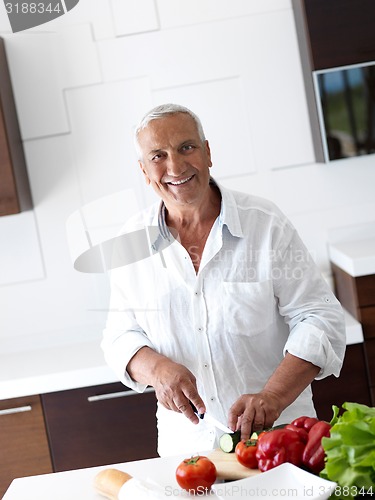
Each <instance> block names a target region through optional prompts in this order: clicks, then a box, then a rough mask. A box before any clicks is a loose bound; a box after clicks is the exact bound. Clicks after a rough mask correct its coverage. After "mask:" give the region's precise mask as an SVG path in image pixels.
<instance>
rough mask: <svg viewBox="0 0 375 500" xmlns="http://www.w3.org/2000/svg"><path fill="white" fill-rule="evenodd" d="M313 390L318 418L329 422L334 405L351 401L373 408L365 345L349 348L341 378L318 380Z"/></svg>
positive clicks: (332, 377) (313, 385)
mask: <svg viewBox="0 0 375 500" xmlns="http://www.w3.org/2000/svg"><path fill="white" fill-rule="evenodd" d="M312 389H313V395H314V404H315V408H316V412H317V414H318V417H319V418H321V419H323V420H327V421H328V422H329V421H330V420H331V418H332V416H333V413H332V405H336V406H338V407H340V406H341V405H342V404H343V403H345V401H350V402H353V403H363V404H365V405H368V406H371V396H370V390H369V386H368V380H367V372H366V361H365V354H364V351H363V344H354V345H349V346H347V348H346V355H345V360H344V364H343V367H342V370H341V373H340V376H339V377H338V378H336V377H334V376H333V375H332V376H330V377H327V378H325V379H323V380H316V381H315V382H313V384H312Z"/></svg>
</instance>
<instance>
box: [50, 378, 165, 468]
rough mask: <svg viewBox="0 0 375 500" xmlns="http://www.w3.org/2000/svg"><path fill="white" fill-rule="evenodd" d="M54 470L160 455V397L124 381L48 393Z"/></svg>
mask: <svg viewBox="0 0 375 500" xmlns="http://www.w3.org/2000/svg"><path fill="white" fill-rule="evenodd" d="M42 402H43V408H44V415H45V420H46V427H47V432H48V437H49V442H50V447H51V457H52V463H53V469H54V471H55V472H60V471H65V470H71V469H79V468H83V467H93V466H97V465H107V464H111V463H118V462H127V461H131V460H139V459H143V458H151V457H156V456H157V451H156V445H157V430H156V416H155V413H156V397H155V393H154V392H153V391H152V392H146V393H143V394H138V393H135V392H134V391H130V390H129V389H127V388H126V387H124V385H122V384H121V383H115V384H104V385H99V386H94V387H86V388H82V389H74V390H69V391H61V392H54V393H51V394H43V395H42Z"/></svg>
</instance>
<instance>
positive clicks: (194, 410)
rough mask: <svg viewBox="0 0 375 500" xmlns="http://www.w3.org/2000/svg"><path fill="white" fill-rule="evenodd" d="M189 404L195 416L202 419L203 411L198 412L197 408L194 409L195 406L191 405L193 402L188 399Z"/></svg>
mask: <svg viewBox="0 0 375 500" xmlns="http://www.w3.org/2000/svg"><path fill="white" fill-rule="evenodd" d="M189 404H190V406H191V408H192V410H193V412H194V413H195V414H196V415H197V417H198V418H200V419H201V420H202V419H203V418H204V413H198V410H197V409H196V407H195V406H194V405H193V403H192V402H191V401H189Z"/></svg>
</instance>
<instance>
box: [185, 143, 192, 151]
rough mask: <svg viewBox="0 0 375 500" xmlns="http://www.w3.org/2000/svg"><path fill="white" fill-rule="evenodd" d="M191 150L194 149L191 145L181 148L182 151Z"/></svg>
mask: <svg viewBox="0 0 375 500" xmlns="http://www.w3.org/2000/svg"><path fill="white" fill-rule="evenodd" d="M191 149H194V146H193V145H192V144H186V145H185V146H182V151H190V150H191Z"/></svg>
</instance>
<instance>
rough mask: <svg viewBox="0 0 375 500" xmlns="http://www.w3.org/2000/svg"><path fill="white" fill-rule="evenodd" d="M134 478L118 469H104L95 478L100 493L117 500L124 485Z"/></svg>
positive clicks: (111, 499)
mask: <svg viewBox="0 0 375 500" xmlns="http://www.w3.org/2000/svg"><path fill="white" fill-rule="evenodd" d="M129 479H132V476H130V475H129V474H127V473H126V472H122V471H120V470H118V469H104V470H102V471H100V472H99V473H98V474H97V475H96V476H95V479H94V487H95V489H96V491H97V492H98V493H99V494H100V495H103V496H105V497H106V498H109V499H110V500H117V499H118V494H119V492H120V489H121V488H122V486H123V485H124V484H125V483H126V482H127V481H129Z"/></svg>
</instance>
